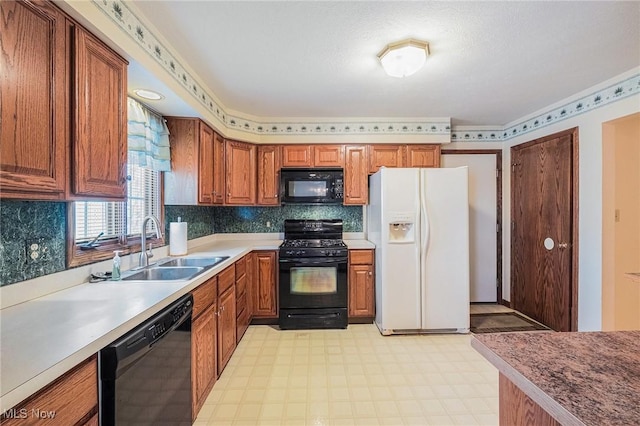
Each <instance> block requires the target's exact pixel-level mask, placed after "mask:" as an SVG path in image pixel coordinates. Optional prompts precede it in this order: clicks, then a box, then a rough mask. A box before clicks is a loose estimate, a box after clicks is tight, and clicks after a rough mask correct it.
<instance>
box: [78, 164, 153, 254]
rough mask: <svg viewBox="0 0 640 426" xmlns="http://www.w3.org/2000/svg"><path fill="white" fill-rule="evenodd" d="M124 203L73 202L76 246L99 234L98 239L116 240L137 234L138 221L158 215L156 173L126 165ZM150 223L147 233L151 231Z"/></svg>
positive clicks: (124, 239)
mask: <svg viewBox="0 0 640 426" xmlns="http://www.w3.org/2000/svg"><path fill="white" fill-rule="evenodd" d="M127 174H128V178H129V181H128V183H127V201H126V202H100V201H76V202H75V209H76V212H75V219H76V221H75V222H76V223H75V240H76V243H78V244H80V243H83V242H88V241H91V240H92V239H93V238H95V237H96V236H98V235H99V234H100V233H103V234H102V236H101V237H100V240H109V239H120V240H121V241H124V242H126V239H127V237H129V236H133V235H138V234H140V226H141V225H142V219H144V217H145V216H148V215H154V216H155V217H157V218H160V216H162V213H161V203H160V172H156V171H153V170H149V169H146V168H144V167H140V166H138V165H135V164H128V165H127ZM152 231H153V229H152V228H151V224H148V225H147V232H152Z"/></svg>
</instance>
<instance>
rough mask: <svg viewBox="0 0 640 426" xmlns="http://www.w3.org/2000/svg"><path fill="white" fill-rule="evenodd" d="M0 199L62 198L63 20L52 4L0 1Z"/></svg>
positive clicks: (65, 133) (65, 122)
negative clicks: (0, 76) (0, 51)
mask: <svg viewBox="0 0 640 426" xmlns="http://www.w3.org/2000/svg"><path fill="white" fill-rule="evenodd" d="M0 18H1V19H0V35H1V36H0V41H1V49H2V54H0V69H1V70H2V72H1V75H2V79H1V80H0V105H1V107H0V114H1V116H0V123H2V124H1V125H0V198H32V199H47V198H49V199H63V198H64V191H65V187H66V179H67V174H66V167H67V164H66V157H67V152H68V146H69V142H70V137H69V91H70V88H71V85H70V81H69V66H68V64H69V61H68V58H69V56H70V55H71V53H70V50H69V43H68V37H67V34H68V32H67V27H66V19H65V16H64V14H63V13H62V12H60V11H59V10H58V9H57V8H56V7H55V6H54V5H53V3H45V2H43V3H41V4H39V5H35V4H33V3H28V2H17V1H2V2H0Z"/></svg>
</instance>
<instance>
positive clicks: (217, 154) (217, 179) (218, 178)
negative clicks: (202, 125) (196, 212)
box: [213, 133, 226, 204]
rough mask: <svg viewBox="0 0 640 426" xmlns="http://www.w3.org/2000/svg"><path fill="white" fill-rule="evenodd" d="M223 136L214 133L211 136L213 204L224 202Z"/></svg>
mask: <svg viewBox="0 0 640 426" xmlns="http://www.w3.org/2000/svg"><path fill="white" fill-rule="evenodd" d="M224 163H225V162H224V138H223V137H222V136H221V135H220V134H218V133H214V138H213V204H223V203H224V185H225V182H226V175H225V173H224V165H225V164H224Z"/></svg>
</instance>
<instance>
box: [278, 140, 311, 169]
mask: <svg viewBox="0 0 640 426" xmlns="http://www.w3.org/2000/svg"><path fill="white" fill-rule="evenodd" d="M312 155H313V151H312V150H311V145H282V167H312V166H313V159H312Z"/></svg>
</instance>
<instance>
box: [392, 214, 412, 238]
mask: <svg viewBox="0 0 640 426" xmlns="http://www.w3.org/2000/svg"><path fill="white" fill-rule="evenodd" d="M414 218H415V215H414V214H411V213H403V212H394V213H391V214H390V215H389V243H390V244H402V243H413V242H415V239H416V235H415V234H416V224H415V219H414Z"/></svg>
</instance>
